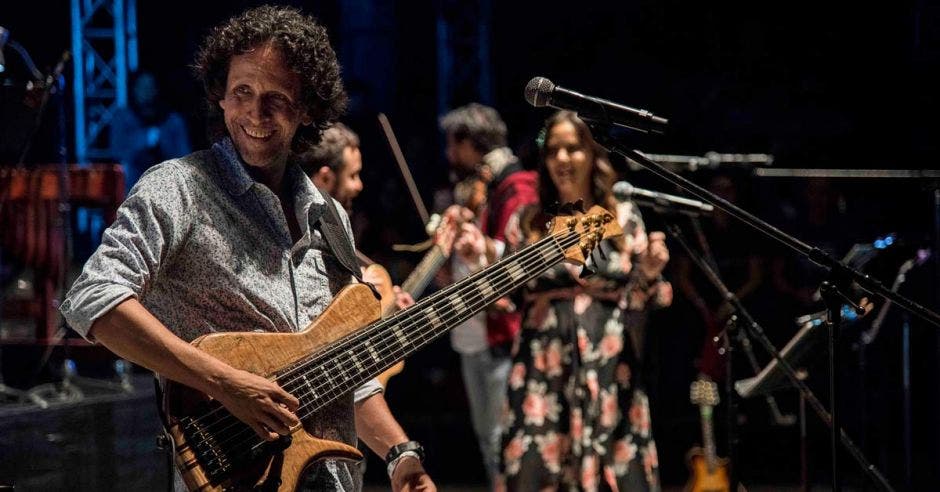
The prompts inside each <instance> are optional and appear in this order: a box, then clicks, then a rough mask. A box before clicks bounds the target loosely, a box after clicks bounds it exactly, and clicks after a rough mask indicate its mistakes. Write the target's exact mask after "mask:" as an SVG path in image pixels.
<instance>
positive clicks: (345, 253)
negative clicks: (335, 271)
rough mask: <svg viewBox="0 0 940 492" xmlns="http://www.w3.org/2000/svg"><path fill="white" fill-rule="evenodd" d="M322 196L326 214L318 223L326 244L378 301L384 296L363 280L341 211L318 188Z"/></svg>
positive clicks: (325, 193)
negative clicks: (341, 217)
mask: <svg viewBox="0 0 940 492" xmlns="http://www.w3.org/2000/svg"><path fill="white" fill-rule="evenodd" d="M317 190H318V191H319V192H320V195H322V196H323V198H324V199H325V200H326V213H324V214H323V215H321V216H320V218H319V219H318V220H317V222H318V223H319V224H320V232H322V233H323V237H324V239H326V244H327V245H328V246H329V247H330V250H332V251H333V254H334V255H335V256H336V259H337V260H339V263H340V264H341V265H342V266H343V268H345V269H346V270H347V271H349V273H350V274H351V275H352V276H353V277H354V278H355V279H356V280H357V281H359V283H361V284H366V285H368V286H369V288H370V289H372V293H373V294H375V298H376V299H381V298H382V296H381V295H380V294H379V291H378V290H377V289H376V288H375V286H374V285H372V284H370V283H369V282H366V281H364V280H363V279H362V270H360V269H359V259H358V258H357V257H356V251H355V249H353V245H352V241H350V240H349V236H348V235H346V228H345V227H343V223H342V221H341V220H340V218H339V211H337V210H336V202H335V201H334V200H333V199H332V198H331V197H330V195H329V193H327V192H325V191H323V190H322V189H320V187H317Z"/></svg>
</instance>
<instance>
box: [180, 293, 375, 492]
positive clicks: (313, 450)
mask: <svg viewBox="0 0 940 492" xmlns="http://www.w3.org/2000/svg"><path fill="white" fill-rule="evenodd" d="M379 309H380V308H379V303H378V301H376V299H375V296H373V294H372V291H371V290H370V289H369V288H368V287H367V286H365V285H362V284H355V285H350V286H347V287H345V288H344V289H343V290H341V291H340V292H339V293H338V294H337V295H336V297H335V299H334V300H333V302H332V303H331V304H330V305H329V306H328V307H327V308H326V310H325V311H324V312H323V313H322V314H321V315H320V316H319V317H318V318H317V319H316V320H315V321H313V322H312V323H311V324H310V326H308V327H307V328H306V329H305V330H303V331H301V332H298V333H255V332H232V333H214V334H211V335H206V336H203V337H200V338H198V339H196V340H194V341H193V345H195V346H196V347H199V349H200V350H203V351H205V352H207V353H209V354H211V355H213V356H214V357H217V358H219V359H221V360H222V361H224V362H226V363H227V364H229V365H231V366H233V367H236V368H238V369H243V370H245V371H249V372H252V373H254V374H258V375H261V376H269V375H272V374H274V373H275V372H277V371H278V370H281V369H284V368H285V367H287V366H289V365H291V364H292V363H294V362H296V361H298V360H300V359H301V358H303V357H305V356H308V355H310V354H312V353H316V352H317V351H319V350H321V349H322V348H323V347H325V346H326V345H328V344H330V343H331V342H334V341H336V340H338V339H340V338H342V337H343V336H345V335H347V334H349V333H352V332H354V331H356V330H358V329H360V328H362V327H364V326H367V325H368V324H369V323H372V322H373V321H375V320H377V319H379V317H380V315H381V312H380V310H379ZM209 403H210V401H209V398H208V397H207V396H206V395H204V394H202V393H200V392H198V391H196V390H193V389H191V388H189V387H187V386H184V385H181V384H178V383H173V382H172V381H167V386H166V390H165V391H164V412H165V414H166V420H167V422H166V424H167V431H168V433H169V435H170V437H171V439H172V441H173V446H174V457H175V461H176V466H177V469H178V470H179V471H180V474H181V475H182V477H183V480H184V482H185V483H186V486H187V488H189V490H193V491H195V490H199V491H221V490H251V489H256V488H263V489H265V490H279V491H293V490H295V489H296V487H297V482H298V480H299V479H300V477H301V476H302V472H303V470H304V469H305V468H307V467H308V466H310V464H311V463H313V462H314V461H317V460H320V459H327V458H336V459H348V460H359V459H361V458H362V454H361V453H360V452H359V451H358V450H357V449H356V448H355V447H352V446H349V445H347V444H344V443H340V442H336V441H329V440H325V439H319V438H317V437H315V436H312V435H310V434H309V433H308V432H307V431H306V429H303V428H299V429H298V430H296V431H295V432H294V434H293V435H292V436H291V438H292V439H291V440H290V442H289V446H288V447H287V448H286V449H284V450H283V451H281V452H279V453H275V454H273V455H272V456H268V457H265V458H264V459H262V460H259V461H258V462H256V463H253V464H252V465H251V466H248V467H244V468H243V469H240V470H238V471H237V472H235V473H233V474H231V476H230V477H226V479H225V481H224V482H222V483H212V482H211V481H210V479H209V477H208V475H207V473H206V472H205V470H203V467H202V465H201V464H200V462H199V461H198V460H197V458H196V453H195V452H194V450H193V449H192V447H191V446H190V445H189V443H188V442H187V438H186V436H185V435H184V433H183V431H182V429H181V427H180V425H179V420H180V418H182V417H185V416H188V415H198V413H199V412H200V411H204V410H205V408H206V405H207V404H209Z"/></svg>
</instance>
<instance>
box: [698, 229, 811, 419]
mask: <svg viewBox="0 0 940 492" xmlns="http://www.w3.org/2000/svg"><path fill="white" fill-rule="evenodd" d="M688 215H689V222H691V224H692V230H693V232H694V233H695V240H696V242H698V245H699V248H701V251H702V253H701V257H702V258H703V259H705V261H708V264H709V266H711V267H712V270H714V271H715V273H718V270H719V268H718V262H717V261H716V260H715V255H713V254H712V251H711V247H710V246H709V245H708V239H707V238H706V237H705V231H704V230H703V229H702V221H701V220H700V217H699V214H688ZM735 333H736V336H735V338H737V340H738V343H739V344H741V350H743V351H744V356H745V357H746V358H747V361H748V364H749V365H750V366H751V369H752V370H753V371H754V375H755V376H756V375H757V374H759V373H760V371H761V365H760V364H759V363H758V362H757V357H756V356H755V355H754V349H753V345H752V344H751V339H750V338H749V337H748V335H747V330H736V331H735ZM728 350H729V352H728V353H729V354H730V350H731V348H729V349H728ZM729 359H730V355H729ZM728 383H729V384H731V383H732V380H731V364H730V362H729V363H728ZM728 388H729V391H730V389H731V388H733V384H731V386H728ZM764 399H765V401H767V407H768V408H769V409H770V416H771V417H772V418H773V420H774V424H776V425H779V426H786V425H793V424H794V423H796V417H794V416H793V415H789V414H788V415H784V414H782V413H781V412H780V407H779V406H777V400H776V399H774V397H773V395H770V394H767V395H766V396H765V397H764ZM732 424H733V423H732Z"/></svg>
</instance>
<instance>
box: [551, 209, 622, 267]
mask: <svg viewBox="0 0 940 492" xmlns="http://www.w3.org/2000/svg"><path fill="white" fill-rule="evenodd" d="M581 208H582V207H581V206H580V200H579V201H578V203H575V204H568V205H564V206H562V207H561V208H560V211H561V215H556V216H555V217H554V218H553V219H552V221H551V222H550V223H549V225H548V229H549V234H550V235H552V236H555V237H556V238H563V237H569V236H571V235H572V233H573V234H577V237H578V241H577V243H575V244H573V245H571V246H569V247H567V248H566V249H565V258H566V259H567V260H568V261H570V262H572V263H577V264H581V265H583V264H584V262H585V259H586V258H587V257H588V256H589V255H590V254H591V251H592V250H593V249H594V248H596V247H597V245H598V244H600V242H601V241H603V240H604V239H608V238H612V237H616V236H619V235H621V234H623V229H621V228H620V224H619V223H618V222H617V219H616V217H614V214H612V213H611V212H610V211H609V210H607V209H605V208H604V207H601V206H598V205H595V206H593V207H591V209H590V210H588V211H587V212H579V211H578V210H580V209H581Z"/></svg>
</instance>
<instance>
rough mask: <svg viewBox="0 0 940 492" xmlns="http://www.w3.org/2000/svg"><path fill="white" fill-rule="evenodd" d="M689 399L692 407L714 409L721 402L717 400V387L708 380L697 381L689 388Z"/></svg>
mask: <svg viewBox="0 0 940 492" xmlns="http://www.w3.org/2000/svg"><path fill="white" fill-rule="evenodd" d="M689 399H690V400H692V404H693V405H697V406H707V407H714V406H716V405H718V403H719V402H720V401H721V400H720V399H719V398H718V385H717V384H715V382H714V381H712V380H710V379H698V380H695V381H693V382H692V387H691V388H689Z"/></svg>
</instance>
